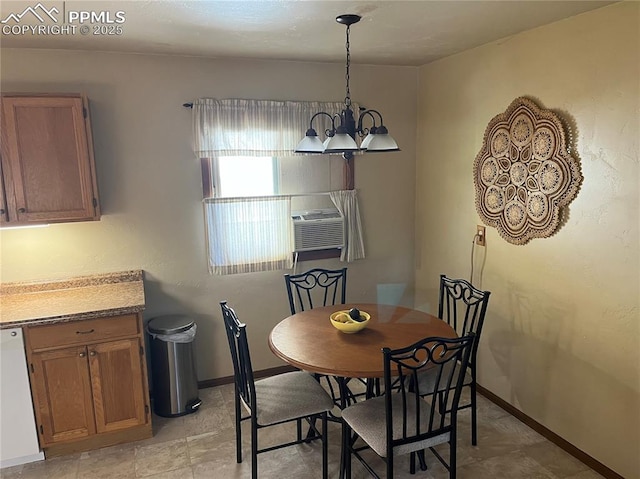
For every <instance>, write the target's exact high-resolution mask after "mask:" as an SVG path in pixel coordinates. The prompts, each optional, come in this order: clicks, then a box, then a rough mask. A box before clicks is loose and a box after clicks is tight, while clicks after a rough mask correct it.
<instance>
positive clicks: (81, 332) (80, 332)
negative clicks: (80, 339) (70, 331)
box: [76, 329, 95, 334]
mask: <svg viewBox="0 0 640 479" xmlns="http://www.w3.org/2000/svg"><path fill="white" fill-rule="evenodd" d="M94 331H95V329H90V330H89V331H76V334H91V333H93V332H94Z"/></svg>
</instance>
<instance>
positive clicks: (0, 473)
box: [0, 385, 602, 479]
mask: <svg viewBox="0 0 640 479" xmlns="http://www.w3.org/2000/svg"><path fill="white" fill-rule="evenodd" d="M200 398H201V399H202V400H203V405H202V407H201V409H200V410H199V411H198V412H197V413H195V414H191V415H188V416H183V417H178V418H171V419H167V418H161V417H157V416H154V418H153V422H154V423H153V425H154V437H153V438H150V439H147V440H144V441H139V442H134V443H130V444H125V445H120V446H113V447H108V448H104V449H99V450H95V451H91V452H84V453H78V454H74V455H70V456H64V457H58V458H53V459H50V460H46V461H40V462H36V463H31V464H25V465H22V466H15V467H10V468H5V469H1V470H0V477H1V478H2V479H16V478H22V479H133V478H149V479H232V478H248V477H251V465H250V457H249V455H250V453H249V441H248V440H249V437H250V436H249V428H248V426H249V424H248V422H246V421H245V423H244V424H243V428H245V429H243V432H244V434H243V439H244V443H245V448H244V461H243V463H242V464H236V461H235V439H234V437H235V436H234V426H233V386H232V385H225V386H220V387H215V388H209V389H203V390H201V391H200ZM459 417H460V425H459V429H460V433H459V440H458V478H460V479H485V478H486V479H520V478H522V479H538V478H540V479H596V478H601V477H602V476H600V475H599V474H597V473H595V472H594V471H592V470H591V469H589V468H588V467H587V466H585V465H584V464H583V463H581V462H580V461H578V460H577V459H574V458H573V457H572V456H570V455H568V454H566V453H565V452H564V451H562V450H561V449H559V448H558V447H556V446H555V445H554V444H552V443H550V442H549V441H547V440H545V439H544V438H543V437H542V436H540V435H539V434H538V433H536V432H534V431H532V430H531V429H529V428H528V427H527V426H525V425H524V424H522V423H521V422H520V421H518V420H517V419H515V418H513V417H512V416H510V415H509V414H508V413H506V412H505V411H504V410H502V409H500V408H499V407H497V406H496V405H494V404H493V403H491V402H490V401H488V400H486V399H485V398H483V397H482V396H479V408H478V417H479V430H478V435H479V438H478V446H476V447H474V446H471V443H470V432H469V409H465V410H463V411H461V412H460V415H459ZM294 435H295V426H289V425H285V426H277V427H273V428H267V429H262V430H261V431H260V432H259V437H260V444H261V446H264V445H265V444H267V443H269V442H273V441H274V440H276V441H277V440H280V439H282V438H287V439H286V440H288V438H290V437H294ZM339 453H340V427H339V426H338V425H337V424H335V423H333V424H330V430H329V477H331V478H336V477H338V467H339ZM372 457H373V456H372ZM445 457H447V456H445ZM427 462H428V466H429V470H428V471H426V472H422V471H419V470H418V472H417V474H416V475H415V476H411V475H410V474H409V472H408V460H407V459H406V458H405V459H404V461H399V462H397V463H396V465H397V468H396V471H397V473H396V478H398V479H400V478H410V477H411V478H423V479H440V478H446V477H448V474H447V472H446V470H445V469H444V467H443V466H442V465H441V464H440V463H439V462H438V461H437V460H436V459H435V457H434V456H433V455H432V454H430V453H427ZM375 464H377V465H378V466H380V469H379V470H380V474H381V475H382V476H384V463H382V461H380V460H378V462H375V460H374V465H375ZM374 467H375V466H374ZM258 471H259V476H260V477H261V478H267V479H271V478H277V479H298V478H304V479H307V478H315V477H317V478H320V477H322V475H321V449H320V443H319V442H316V443H313V444H312V445H308V444H305V445H300V446H295V447H291V448H284V449H280V450H277V451H272V452H268V453H264V454H260V455H259V456H258ZM352 472H353V477H354V479H360V478H366V477H368V475H367V473H366V471H365V470H364V468H363V467H362V466H361V465H360V464H359V463H358V461H357V460H355V459H354V460H353V462H352Z"/></svg>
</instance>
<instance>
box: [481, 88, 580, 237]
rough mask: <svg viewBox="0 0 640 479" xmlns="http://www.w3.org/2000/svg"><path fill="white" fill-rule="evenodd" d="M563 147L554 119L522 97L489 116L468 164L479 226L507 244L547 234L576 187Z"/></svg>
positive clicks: (575, 171) (574, 166)
mask: <svg viewBox="0 0 640 479" xmlns="http://www.w3.org/2000/svg"><path fill="white" fill-rule="evenodd" d="M568 146H569V145H568V144H567V140H566V138H565V132H564V127H563V125H562V123H561V121H560V119H559V118H558V117H557V116H556V115H555V114H554V113H553V112H552V111H550V110H542V109H540V108H538V106H537V105H536V104H535V103H534V102H533V101H531V100H529V99H528V98H524V97H521V98H516V99H515V100H514V101H513V102H512V103H511V105H509V108H507V110H506V111H505V112H504V113H501V114H499V115H497V116H495V117H494V118H493V119H492V120H491V121H490V122H489V125H488V126H487V129H486V130H485V133H484V141H483V143H482V149H481V150H480V152H479V153H478V155H477V156H476V159H475V161H474V163H473V182H474V184H475V188H476V209H477V210H478V214H479V215H480V218H481V219H482V221H483V222H484V223H485V224H486V225H488V226H493V227H495V228H496V229H497V230H498V232H499V233H500V236H502V237H503V238H504V239H506V240H507V241H508V242H509V243H513V244H525V243H528V242H529V241H530V240H531V239H533V238H548V237H549V236H551V235H553V234H554V233H555V231H556V230H557V228H558V225H559V223H560V215H561V208H562V207H564V206H567V205H568V204H569V203H570V202H571V201H572V200H573V198H575V196H576V194H577V193H578V188H579V187H580V184H581V183H582V174H581V172H580V165H579V163H578V160H576V159H575V158H574V157H573V156H571V155H570V154H569V153H568Z"/></svg>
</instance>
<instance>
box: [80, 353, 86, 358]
mask: <svg viewBox="0 0 640 479" xmlns="http://www.w3.org/2000/svg"><path fill="white" fill-rule="evenodd" d="M78 356H80V357H81V358H84V357H85V356H86V354H84V353H80V354H78Z"/></svg>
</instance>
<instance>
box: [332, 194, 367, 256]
mask: <svg viewBox="0 0 640 479" xmlns="http://www.w3.org/2000/svg"><path fill="white" fill-rule="evenodd" d="M330 195H331V200H332V201H333V204H335V205H336V208H337V209H338V211H339V212H340V214H342V216H344V222H345V245H344V248H342V253H341V254H340V260H341V261H347V262H351V261H355V260H357V259H363V258H364V241H363V240H362V223H361V222H360V209H359V208H358V197H357V194H356V190H339V191H331V192H330Z"/></svg>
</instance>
